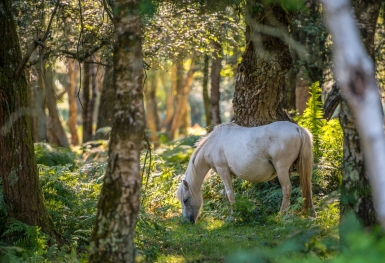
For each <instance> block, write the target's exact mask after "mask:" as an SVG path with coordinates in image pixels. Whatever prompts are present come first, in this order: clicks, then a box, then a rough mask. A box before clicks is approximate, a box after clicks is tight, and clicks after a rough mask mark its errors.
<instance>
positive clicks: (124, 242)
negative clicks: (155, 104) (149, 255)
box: [89, 0, 146, 263]
mask: <svg viewBox="0 0 385 263" xmlns="http://www.w3.org/2000/svg"><path fill="white" fill-rule="evenodd" d="M139 3H140V1H139V0H116V1H115V8H114V12H115V14H114V19H115V20H114V25H115V32H116V39H115V44H114V52H113V54H114V81H113V82H114V86H115V98H116V101H115V105H114V123H113V126H112V131H111V140H110V148H109V159H108V167H107V171H106V175H105V177H104V182H103V187H102V191H101V195H100V198H99V203H98V212H97V216H96V225H95V228H94V231H93V235H92V242H91V244H90V247H91V248H90V257H89V262H103V263H104V262H116V263H118V262H135V245H134V237H135V226H136V221H137V215H138V212H139V196H140V185H141V178H140V156H139V153H140V149H141V146H142V144H141V143H142V139H143V136H144V129H145V126H146V120H145V114H144V105H143V88H142V79H143V68H142V66H143V58H142V46H141V19H140V15H139ZM127 47H129V48H127Z"/></svg>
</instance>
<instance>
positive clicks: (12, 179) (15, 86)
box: [0, 0, 60, 240]
mask: <svg viewBox="0 0 385 263" xmlns="http://www.w3.org/2000/svg"><path fill="white" fill-rule="evenodd" d="M0 10H1V12H0V39H1V41H0V105H1V106H0V128H1V130H0V152H1V157H0V176H1V180H2V187H3V191H4V201H5V203H6V205H7V210H8V217H9V218H16V219H18V220H20V221H22V222H24V223H26V224H29V225H35V226H40V227H41V229H42V231H43V232H45V233H47V234H48V235H50V236H52V237H53V238H56V239H58V240H60V235H58V233H57V232H56V231H55V230H54V227H53V223H52V220H51V218H50V216H49V214H48V211H47V209H46V207H45V205H44V198H43V193H42V190H41V187H40V185H39V174H38V171H37V165H36V161H35V153H34V147H33V139H32V133H31V126H30V123H29V116H28V113H29V111H28V98H27V93H28V87H27V81H26V77H25V74H24V72H23V71H21V74H20V76H19V77H15V70H16V69H17V67H18V66H19V63H20V62H21V60H22V57H21V50H20V46H19V40H18V36H17V33H16V25H15V22H14V18H13V14H12V9H11V1H7V0H1V1H0Z"/></svg>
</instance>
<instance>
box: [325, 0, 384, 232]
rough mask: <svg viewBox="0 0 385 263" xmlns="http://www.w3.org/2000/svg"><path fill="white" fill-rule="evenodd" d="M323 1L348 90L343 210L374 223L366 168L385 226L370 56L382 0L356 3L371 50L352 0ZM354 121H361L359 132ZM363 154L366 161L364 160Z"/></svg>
mask: <svg viewBox="0 0 385 263" xmlns="http://www.w3.org/2000/svg"><path fill="white" fill-rule="evenodd" d="M322 2H323V3H324V5H325V10H326V14H325V20H326V24H327V26H328V29H329V31H330V32H331V33H332V35H333V40H334V45H333V49H334V57H335V68H334V71H335V77H336V79H337V80H338V84H339V86H340V87H341V91H342V95H343V101H342V107H341V108H343V109H342V113H341V114H340V119H341V125H342V126H343V129H344V144H345V145H344V147H345V150H344V161H343V182H342V184H343V186H342V188H343V189H342V196H341V211H342V212H343V213H344V212H347V211H349V210H350V211H352V212H353V213H354V214H356V215H357V217H358V218H359V219H360V220H361V221H362V223H363V224H364V225H366V226H372V225H373V224H374V223H375V220H374V215H373V208H372V207H373V205H372V197H371V194H370V187H369V185H368V183H367V178H366V176H367V175H366V172H365V168H366V169H367V170H368V174H369V179H370V183H371V188H372V190H373V191H372V192H373V197H374V201H375V202H374V206H375V209H376V214H377V218H378V219H379V221H380V222H381V224H382V227H383V228H385V205H384V203H385V194H384V191H383V189H384V186H385V163H384V157H385V154H384V153H385V137H384V130H383V125H384V122H383V113H382V107H381V101H380V96H379V91H378V86H377V83H376V80H375V77H374V65H373V61H372V60H370V58H369V56H370V55H373V54H374V52H373V51H374V49H373V38H374V32H375V25H376V20H377V16H378V10H379V8H380V3H381V1H370V2H367V1H354V2H353V6H354V7H355V8H354V9H355V10H354V11H355V14H356V17H357V19H358V22H359V23H358V24H359V26H360V30H361V32H362V38H363V43H364V45H365V47H366V50H367V52H366V51H365V47H364V45H362V41H361V39H360V36H359V32H358V30H357V25H356V24H357V21H354V20H353V18H352V16H351V7H350V4H349V1H347V0H339V1H336V0H333V1H331V0H323V1H322ZM346 103H349V107H350V108H351V109H352V111H350V110H349V109H348V108H347V107H346ZM352 113H353V114H354V119H353V115H352ZM353 120H354V121H356V122H357V126H358V128H359V133H360V134H359V135H358V132H357V130H356V128H355V126H356V125H353V123H354V122H353ZM358 138H360V142H359V140H358ZM361 148H362V151H361ZM363 154H365V166H364V164H363V161H362V155H363ZM347 194H348V195H347ZM342 216H344V214H342ZM341 238H342V239H343V237H341Z"/></svg>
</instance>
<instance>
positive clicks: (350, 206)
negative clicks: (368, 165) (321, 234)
mask: <svg viewBox="0 0 385 263" xmlns="http://www.w3.org/2000/svg"><path fill="white" fill-rule="evenodd" d="M352 5H353V9H354V12H355V15H356V19H357V25H358V26H359V29H360V32H361V36H362V41H363V43H364V46H365V48H366V51H367V52H368V54H369V55H370V56H371V58H372V59H373V60H374V35H375V29H376V24H377V18H378V15H379V11H380V6H381V0H376V1H358V0H353V1H352ZM340 109H341V110H340V116H339V119H340V123H341V127H342V129H343V131H344V155H343V162H342V184H341V206H340V207H341V210H340V211H341V219H343V218H344V216H345V215H347V214H348V213H349V212H353V213H354V214H356V216H357V218H359V220H360V221H361V223H362V224H363V225H364V226H373V225H375V224H376V222H377V220H376V215H375V211H374V206H373V201H372V194H371V190H370V185H369V178H368V175H367V173H366V169H365V163H364V157H363V149H362V148H361V146H360V135H359V132H358V130H357V124H356V121H355V119H354V116H353V112H352V110H351V109H350V108H349V107H348V103H347V101H346V99H345V98H344V97H343V98H342V102H341V108H340Z"/></svg>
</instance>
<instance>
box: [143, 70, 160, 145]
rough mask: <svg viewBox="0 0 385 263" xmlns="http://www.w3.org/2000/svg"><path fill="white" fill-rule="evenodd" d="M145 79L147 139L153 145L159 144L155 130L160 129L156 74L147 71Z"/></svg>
mask: <svg viewBox="0 0 385 263" xmlns="http://www.w3.org/2000/svg"><path fill="white" fill-rule="evenodd" d="M147 74H148V77H147V81H146V85H145V88H144V98H145V100H146V119H147V128H148V130H149V131H148V132H149V136H148V138H149V140H150V142H151V143H153V144H154V145H155V146H159V138H158V135H157V132H158V131H159V129H160V121H159V113H158V105H157V99H156V90H157V87H158V83H157V81H158V80H157V74H156V72H154V71H150V72H148V73H147Z"/></svg>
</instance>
